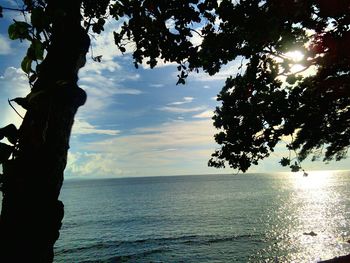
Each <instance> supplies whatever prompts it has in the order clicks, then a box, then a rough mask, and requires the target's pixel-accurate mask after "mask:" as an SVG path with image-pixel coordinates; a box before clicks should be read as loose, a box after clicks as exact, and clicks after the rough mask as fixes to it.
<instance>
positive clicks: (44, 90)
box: [0, 0, 90, 263]
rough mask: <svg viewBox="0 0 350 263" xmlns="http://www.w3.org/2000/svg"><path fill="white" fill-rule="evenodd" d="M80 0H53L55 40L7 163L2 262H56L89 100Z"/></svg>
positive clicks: (86, 42)
mask: <svg viewBox="0 0 350 263" xmlns="http://www.w3.org/2000/svg"><path fill="white" fill-rule="evenodd" d="M80 6H81V0H60V1H51V2H49V4H48V8H51V10H52V12H53V14H54V20H53V25H52V26H53V31H52V35H51V43H50V47H49V48H48V53H47V56H46V57H45V60H44V61H43V62H42V64H41V65H40V68H39V70H38V76H39V77H38V79H37V81H36V82H35V84H34V86H33V88H32V90H31V93H30V94H29V95H28V96H27V97H26V104H27V113H26V115H25V117H24V120H23V123H22V125H21V127H20V129H19V132H18V141H17V144H16V149H15V152H14V153H13V156H12V158H11V160H9V161H7V162H6V163H4V164H3V173H4V183H3V202H2V211H1V217H0V262H38V263H40V262H52V261H53V246H54V243H55V242H56V240H57V239H58V237H59V229H60V227H61V221H62V219H63V204H62V202H61V201H59V200H58V196H59V194H60V190H61V186H62V183H63V172H64V169H65V166H66V162H67V151H68V148H69V137H70V132H71V128H72V125H73V120H74V115H75V113H76V112H77V109H78V108H79V106H81V105H83V104H84V103H85V100H86V93H85V92H84V91H83V90H82V89H80V88H79V87H78V86H77V80H78V76H77V73H78V70H79V68H80V67H82V66H83V65H84V64H85V55H86V53H87V51H88V48H89V45H90V42H89V37H88V35H87V33H86V32H85V31H84V30H83V28H82V27H81V24H80V23H81V15H80Z"/></svg>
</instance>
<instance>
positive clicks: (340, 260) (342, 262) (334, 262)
mask: <svg viewBox="0 0 350 263" xmlns="http://www.w3.org/2000/svg"><path fill="white" fill-rule="evenodd" d="M349 262H350V254H349V255H345V256H340V257H336V258H332V259H328V260H323V261H319V262H318V263H349Z"/></svg>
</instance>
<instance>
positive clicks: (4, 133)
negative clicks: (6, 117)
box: [0, 124, 17, 144]
mask: <svg viewBox="0 0 350 263" xmlns="http://www.w3.org/2000/svg"><path fill="white" fill-rule="evenodd" d="M4 137H6V138H7V139H8V141H9V142H10V143H12V144H16V142H17V128H16V126H15V125H13V124H9V125H7V126H5V127H4V128H1V129H0V140H2V139H3V138H4Z"/></svg>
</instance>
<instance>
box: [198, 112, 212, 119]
mask: <svg viewBox="0 0 350 263" xmlns="http://www.w3.org/2000/svg"><path fill="white" fill-rule="evenodd" d="M213 115H214V112H213V111H211V110H206V111H203V112H201V113H199V114H196V115H194V116H193V118H198V119H207V118H212V117H213Z"/></svg>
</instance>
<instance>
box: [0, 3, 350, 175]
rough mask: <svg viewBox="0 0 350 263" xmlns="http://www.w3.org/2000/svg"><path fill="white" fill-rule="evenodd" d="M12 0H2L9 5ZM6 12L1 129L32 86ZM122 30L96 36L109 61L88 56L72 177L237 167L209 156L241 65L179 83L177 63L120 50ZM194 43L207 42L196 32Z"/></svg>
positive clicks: (271, 164)
mask: <svg viewBox="0 0 350 263" xmlns="http://www.w3.org/2000/svg"><path fill="white" fill-rule="evenodd" d="M11 3H12V1H10V0H6V1H5V0H4V1H0V5H4V6H10V5H11ZM4 15H5V17H4V18H2V19H1V20H0V112H1V114H0V127H2V126H5V125H7V124H9V123H15V124H16V125H17V127H19V125H20V122H21V119H20V118H19V117H18V116H17V115H16V113H15V112H14V111H13V110H12V109H11V108H10V107H9V106H8V104H7V98H10V99H11V98H15V97H19V96H25V95H26V94H27V93H29V91H30V90H29V86H28V84H27V79H26V77H25V76H24V74H23V73H22V72H21V70H20V69H19V68H20V62H21V58H22V57H23V55H24V54H25V52H26V44H25V43H20V42H19V41H10V40H8V38H7V27H8V25H9V23H10V22H11V20H12V19H13V17H11V16H13V15H16V14H14V13H5V14H4ZM18 19H20V18H18ZM116 29H118V23H113V22H108V23H107V25H106V28H105V31H104V32H103V34H101V35H100V36H95V37H94V38H92V41H93V53H94V55H95V56H97V55H102V56H103V57H102V62H101V63H97V62H94V61H93V60H92V59H91V58H90V57H91V54H90V53H89V54H88V62H87V65H86V66H85V68H84V69H82V70H81V72H80V74H79V77H80V79H79V85H80V86H81V87H82V88H83V89H84V90H85V91H86V92H87V94H88V100H87V103H86V104H85V105H84V106H83V107H81V108H80V109H79V111H78V114H77V115H76V121H75V124H74V127H73V132H72V137H71V148H70V152H69V161H68V165H67V169H66V177H73V176H94V177H96V176H116V177H121V176H123V177H124V176H155V175H185V174H203V173H205V174H208V173H210V174H213V173H233V172H235V171H233V170H231V169H224V170H223V169H220V170H218V169H215V168H209V167H207V161H208V159H209V158H210V154H211V153H212V152H213V151H214V150H215V149H216V148H217V147H218V146H217V145H216V144H215V142H214V139H213V135H214V133H215V129H214V128H213V126H212V120H211V116H212V111H213V110H214V109H215V106H217V105H218V102H217V101H216V100H215V98H216V95H217V94H218V92H219V91H220V89H221V87H222V86H223V83H224V81H225V79H226V77H227V76H229V75H230V74H232V75H233V74H235V73H236V71H237V64H238V63H235V62H233V63H231V64H229V65H227V66H225V67H224V68H223V70H222V71H221V72H220V73H219V74H218V75H216V76H213V77H209V76H208V75H206V74H204V73H199V74H193V75H191V76H190V77H189V78H188V81H187V84H186V85H178V86H176V81H177V77H176V75H177V70H176V66H175V65H164V64H163V63H160V64H159V65H158V67H157V68H156V69H152V70H151V69H149V68H147V67H146V66H143V67H139V69H135V68H134V66H133V64H132V59H131V56H130V53H128V52H127V53H126V54H124V55H122V54H120V52H119V51H118V50H117V48H116V47H115V46H114V44H113V43H114V41H113V34H112V32H113V30H116ZM193 41H195V42H200V39H199V38H198V37H197V38H196V37H194V39H193ZM128 50H129V51H130V50H132V46H130V47H129V49H128ZM21 113H22V114H24V112H23V111H21ZM285 155H286V153H285V150H284V145H283V143H282V144H280V145H279V146H278V147H277V150H276V152H275V153H274V154H273V155H272V156H271V157H270V158H269V159H267V160H265V161H263V162H261V164H260V165H259V166H254V167H252V168H251V169H250V170H249V171H248V172H270V171H288V169H285V168H283V167H281V166H280V165H279V164H278V161H279V160H280V158H281V157H282V156H285ZM304 166H305V168H306V169H310V170H312V169H315V170H323V169H349V168H350V162H349V161H348V160H344V161H341V162H334V163H331V164H329V165H327V166H325V165H324V164H322V163H320V162H314V163H311V162H309V163H306V164H305V165H304Z"/></svg>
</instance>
